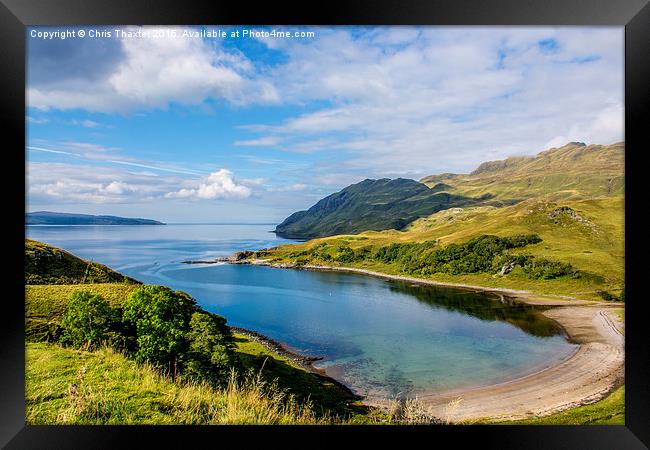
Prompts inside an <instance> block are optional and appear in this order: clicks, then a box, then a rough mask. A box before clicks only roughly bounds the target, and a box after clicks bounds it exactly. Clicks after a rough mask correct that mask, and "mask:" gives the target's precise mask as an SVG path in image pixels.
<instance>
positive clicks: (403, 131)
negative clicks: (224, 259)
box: [241, 27, 623, 182]
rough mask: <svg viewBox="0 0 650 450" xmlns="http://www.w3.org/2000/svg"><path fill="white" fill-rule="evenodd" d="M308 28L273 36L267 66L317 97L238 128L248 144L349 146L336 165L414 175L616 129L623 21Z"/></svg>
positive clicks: (287, 94)
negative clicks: (309, 34) (310, 36)
mask: <svg viewBox="0 0 650 450" xmlns="http://www.w3.org/2000/svg"><path fill="white" fill-rule="evenodd" d="M316 30H317V36H318V39H316V40H314V41H313V42H311V41H310V42H308V43H305V42H301V41H298V40H287V41H286V42H282V43H276V44H275V45H276V47H277V46H280V47H279V49H280V50H282V51H284V52H285V53H286V55H287V56H288V62H287V63H286V64H284V65H279V66H278V67H276V68H275V69H274V71H273V72H272V76H273V79H274V80H275V81H276V87H277V90H278V92H279V93H280V96H281V98H283V99H284V100H285V101H287V102H291V103H295V104H297V105H302V104H305V103H306V102H309V101H318V102H324V103H325V106H323V107H320V108H317V109H312V110H311V111H309V112H303V113H298V114H294V115H293V116H291V117H289V118H287V119H285V120H284V121H283V122H281V123H275V124H274V123H268V122H267V123H257V124H247V126H245V127H241V128H242V129H246V130H248V131H249V132H252V133H257V134H259V137H257V138H256V139H252V140H251V142H263V141H268V142H270V141H273V142H277V148H280V149H282V150H285V151H289V152H302V153H309V152H319V151H323V152H327V151H331V152H337V155H343V152H342V151H346V152H347V154H348V155H350V156H347V157H345V158H344V159H343V160H342V161H341V162H340V163H338V164H337V165H338V167H337V168H336V169H337V170H341V169H344V170H345V169H348V170H357V171H363V172H364V175H365V176H386V175H387V174H399V173H402V174H407V173H408V174H411V176H413V177H416V178H417V177H419V176H423V175H427V174H430V173H436V172H442V171H458V172H465V171H469V170H472V169H473V168H474V167H476V166H477V165H478V164H479V163H481V162H483V161H485V160H489V159H498V158H504V157H507V156H509V155H514V154H533V153H535V152H537V151H540V150H542V149H544V148H546V147H545V146H546V145H547V143H549V142H559V141H560V140H564V139H566V140H565V141H564V142H562V144H565V143H566V142H568V141H570V140H578V141H582V142H587V143H600V144H609V143H613V142H616V141H620V140H622V139H623V123H622V117H623V106H622V105H623V29H622V28H620V27H619V28H614V27H599V28H595V27H594V28H588V29H587V28H578V27H555V28H551V27H528V28H523V27H503V28H496V27H485V28H481V27H464V28H463V27H458V28H455V27H421V28H418V29H414V28H410V27H403V28H402V27H400V28H379V29H374V30H371V31H369V32H367V33H363V32H362V33H357V34H356V35H355V36H353V35H352V34H351V33H350V32H349V31H348V30H345V29H326V28H316ZM543 40H550V41H549V42H551V43H552V45H551V47H553V48H551V50H550V51H548V50H547V49H544V48H543V46H542V45H540V44H539V43H540V41H543ZM343 173H346V175H344V176H342V177H340V178H341V179H349V178H350V174H349V173H347V172H343ZM323 177H324V178H322V179H323V180H327V181H330V182H331V180H333V179H334V178H332V177H327V176H326V175H323Z"/></svg>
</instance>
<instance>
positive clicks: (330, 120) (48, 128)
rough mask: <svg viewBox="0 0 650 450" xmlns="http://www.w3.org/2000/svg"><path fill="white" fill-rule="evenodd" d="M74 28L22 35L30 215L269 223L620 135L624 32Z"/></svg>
mask: <svg viewBox="0 0 650 450" xmlns="http://www.w3.org/2000/svg"><path fill="white" fill-rule="evenodd" d="M117 28H119V29H121V30H124V31H133V32H134V31H138V30H140V31H145V32H148V33H149V36H146V37H130V38H128V37H117V36H116V33H115V29H117ZM80 29H82V30H84V31H85V32H86V36H84V37H83V38H81V37H78V36H75V37H74V38H67V39H60V38H59V37H57V36H56V35H54V37H53V38H52V39H49V38H48V37H46V38H43V37H42V36H43V35H42V32H56V31H57V30H65V28H41V27H39V28H30V29H28V66H27V74H28V76H27V93H26V95H27V108H26V117H25V119H26V127H27V148H26V155H27V174H26V180H27V208H28V210H29V211H36V210H51V211H63V212H77V213H89V214H115V215H122V216H129V217H134V216H137V217H149V218H154V219H159V220H163V221H168V222H239V221H244V222H268V223H277V222H279V221H281V220H282V219H284V218H285V217H286V216H287V215H289V214H290V213H292V212H294V211H297V210H300V209H306V208H308V207H309V206H311V205H312V204H313V203H315V202H316V201H317V200H318V199H320V198H322V197H324V196H326V195H328V194H330V193H332V192H335V191H337V190H339V189H341V188H343V187H345V186H347V185H348V184H351V183H355V182H358V181H361V180H363V179H365V178H379V177H390V178H394V177H408V178H414V179H419V178H421V177H423V176H426V175H430V174H434V173H442V172H457V173H467V172H469V171H471V170H472V169H474V168H475V167H476V166H477V165H478V164H480V163H481V162H484V161H488V160H495V159H502V158H505V157H507V156H511V155H522V154H535V153H537V152H539V151H542V150H545V149H547V148H549V147H553V146H561V145H564V144H566V143H567V142H569V141H581V142H586V143H595V144H611V143H614V142H618V141H621V140H623V139H624V134H623V28H621V27H598V28H584V27H559V28H558V27H555V28H550V27H527V28H521V27H402V26H400V27H311V28H297V27H255V28H253V27H219V26H206V27H205V29H206V30H212V31H214V30H222V31H224V32H226V33H227V36H226V37H225V38H209V37H200V36H198V37H197V36H187V37H183V33H184V32H187V31H193V32H196V31H199V30H200V29H201V27H192V28H183V27H175V28H169V27H163V28H150V27H145V28H140V27H125V26H124V27H122V26H120V27H106V28H105V29H103V30H105V31H110V32H111V36H110V37H103V38H97V37H89V36H88V35H89V34H90V33H89V31H90V30H91V28H88V27H75V28H70V29H69V30H74V31H77V32H78V30H80ZM244 29H253V30H258V31H268V32H271V31H272V30H276V31H288V32H290V33H294V32H296V31H298V32H300V31H312V32H313V36H311V37H290V38H279V37H275V38H274V37H266V38H265V37H246V38H244V37H242V36H241V32H242V31H243V30H244ZM237 30H239V31H240V36H239V37H236V36H231V35H230V33H231V32H233V31H237ZM37 32H41V34H40V37H39V35H38V33H37ZM172 32H173V33H172ZM173 34H175V36H174V35H173Z"/></svg>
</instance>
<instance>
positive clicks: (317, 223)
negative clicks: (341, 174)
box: [275, 178, 491, 239]
mask: <svg viewBox="0 0 650 450" xmlns="http://www.w3.org/2000/svg"><path fill="white" fill-rule="evenodd" d="M445 188H446V186H445V185H442V184H441V185H437V186H433V187H432V188H428V187H427V186H425V185H424V184H422V183H419V182H417V181H415V180H409V179H405V178H397V179H394V180H391V179H388V178H382V179H379V180H371V179H366V180H364V181H361V182H360V183H356V184H353V185H350V186H348V187H346V188H345V189H343V190H341V191H339V192H336V193H334V194H331V195H329V196H327V197H325V198H323V199H322V200H320V201H319V202H318V203H316V204H315V205H314V206H312V207H311V208H309V209H308V210H307V211H299V212H296V213H294V214H292V215H291V216H289V217H287V218H286V219H285V220H284V221H283V222H282V223H281V224H280V225H278V226H277V227H276V229H275V232H276V233H277V234H278V235H280V236H282V237H287V238H296V239H307V238H314V237H323V236H331V235H335V234H351V233H360V232H362V231H366V230H387V229H401V228H403V227H404V226H405V225H407V224H408V223H409V222H412V221H413V220H415V219H417V218H419V217H425V216H428V215H430V214H432V213H434V212H436V211H440V210H442V209H447V208H451V207H454V206H469V205H475V204H480V203H485V202H487V201H489V200H490V198H491V195H489V194H488V195H484V196H482V197H481V198H470V197H466V196H463V195H458V194H450V193H448V192H445Z"/></svg>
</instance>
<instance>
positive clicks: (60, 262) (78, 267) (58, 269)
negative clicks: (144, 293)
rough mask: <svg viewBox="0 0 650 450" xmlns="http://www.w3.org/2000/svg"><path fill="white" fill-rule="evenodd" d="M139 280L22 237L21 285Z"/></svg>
mask: <svg viewBox="0 0 650 450" xmlns="http://www.w3.org/2000/svg"><path fill="white" fill-rule="evenodd" d="M83 283H139V282H138V281H136V280H134V279H133V278H129V277H127V276H124V275H122V274H120V273H118V272H115V271H114V270H112V269H109V268H108V267H106V266H105V265H103V264H98V263H95V262H91V261H86V260H84V259H81V258H78V257H76V256H74V255H73V254H71V253H68V252H66V251H65V250H61V249H60V248H56V247H53V246H51V245H47V244H43V243H42V242H38V241H33V240H31V239H25V284H83Z"/></svg>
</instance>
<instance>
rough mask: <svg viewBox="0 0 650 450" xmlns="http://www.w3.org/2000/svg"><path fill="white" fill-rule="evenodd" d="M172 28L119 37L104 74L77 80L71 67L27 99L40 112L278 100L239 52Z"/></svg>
mask: <svg viewBox="0 0 650 450" xmlns="http://www.w3.org/2000/svg"><path fill="white" fill-rule="evenodd" d="M144 28H145V29H146V30H149V31H156V30H157V29H156V28H155V27H144ZM133 29H135V28H133ZM168 30H171V28H167V27H165V31H168ZM176 31H177V35H178V36H179V37H176V38H173V37H160V38H126V39H121V40H120V41H119V42H120V44H121V48H120V50H121V56H120V59H119V60H118V61H117V62H115V63H114V64H113V70H112V71H111V72H108V73H106V75H105V76H104V77H103V78H100V79H96V75H95V74H92V77H90V76H89V77H88V78H86V79H84V78H79V77H78V76H77V75H76V73H74V71H73V73H70V74H69V76H68V78H63V79H57V80H56V81H55V82H54V81H53V82H51V83H48V82H47V80H45V81H41V82H39V83H34V84H33V85H30V86H29V87H28V89H27V103H28V105H29V106H30V107H34V108H38V109H42V110H48V109H50V108H56V109H73V108H83V109H85V110H87V111H92V112H124V111H132V110H135V109H151V108H167V107H168V105H169V104H170V103H174V102H175V103H179V104H186V105H198V104H200V103H202V102H204V101H205V100H206V99H209V98H214V99H223V100H225V101H227V102H230V103H232V104H238V105H239V104H247V103H249V102H251V101H253V100H254V101H255V102H258V103H265V102H266V103H273V102H277V101H278V95H277V92H276V91H275V89H274V88H273V86H272V84H270V83H269V82H267V81H264V80H261V79H257V78H256V77H255V73H254V72H253V68H254V66H253V65H252V63H251V62H250V61H248V60H247V59H246V57H245V56H244V55H243V54H241V53H239V52H230V53H229V52H226V51H225V50H224V49H222V48H217V47H215V46H211V45H209V44H208V43H206V42H205V41H203V40H202V39H199V38H191V37H185V38H184V37H180V36H181V35H182V32H183V29H176ZM68 64H70V65H71V66H73V65H74V63H73V62H69V63H68ZM35 78H37V79H40V78H42V77H35Z"/></svg>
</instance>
